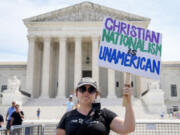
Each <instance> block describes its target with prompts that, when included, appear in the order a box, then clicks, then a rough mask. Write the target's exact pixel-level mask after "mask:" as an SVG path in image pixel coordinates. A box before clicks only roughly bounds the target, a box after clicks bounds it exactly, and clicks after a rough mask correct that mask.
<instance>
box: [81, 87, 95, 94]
mask: <svg viewBox="0 0 180 135" xmlns="http://www.w3.org/2000/svg"><path fill="white" fill-rule="evenodd" d="M87 90H88V93H90V94H93V93H95V92H96V88H94V87H93V86H90V87H89V88H88V89H87ZM78 91H79V92H81V93H84V92H85V91H86V86H81V87H79V88H78Z"/></svg>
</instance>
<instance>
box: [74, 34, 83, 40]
mask: <svg viewBox="0 0 180 135" xmlns="http://www.w3.org/2000/svg"><path fill="white" fill-rule="evenodd" d="M74 38H75V41H77V40H82V36H80V35H76V36H74Z"/></svg>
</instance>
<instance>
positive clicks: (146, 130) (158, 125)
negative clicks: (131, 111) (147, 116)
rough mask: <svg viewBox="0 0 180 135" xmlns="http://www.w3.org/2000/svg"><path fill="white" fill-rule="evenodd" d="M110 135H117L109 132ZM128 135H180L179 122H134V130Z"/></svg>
mask: <svg viewBox="0 0 180 135" xmlns="http://www.w3.org/2000/svg"><path fill="white" fill-rule="evenodd" d="M110 135H119V134H117V133H114V132H111V133H110ZM128 135H180V121H177V120H157V121H156V120H147V121H146V120H143V121H137V122H136V129H135V131H134V132H133V133H130V134H128Z"/></svg>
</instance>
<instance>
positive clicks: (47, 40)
mask: <svg viewBox="0 0 180 135" xmlns="http://www.w3.org/2000/svg"><path fill="white" fill-rule="evenodd" d="M42 38H43V40H44V41H45V42H50V40H51V36H48V35H46V36H42Z"/></svg>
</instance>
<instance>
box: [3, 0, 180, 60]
mask: <svg viewBox="0 0 180 135" xmlns="http://www.w3.org/2000/svg"><path fill="white" fill-rule="evenodd" d="M89 1H90V2H93V3H97V4H100V5H103V6H106V7H110V8H114V9H117V10H121V11H126V12H129V13H133V14H136V15H140V16H144V17H148V18H150V19H151V22H150V25H149V27H148V29H150V30H154V31H157V32H160V33H162V35H163V38H162V61H180V52H179V51H180V44H179V42H178V41H179V39H180V34H179V32H180V0H89ZM81 2H83V0H1V1H0V62H2V61H27V55H28V40H27V28H26V27H25V25H24V23H23V19H25V18H29V17H32V16H37V15H40V14H44V13H46V12H50V11H53V10H57V9H60V8H64V7H68V6H72V5H74V4H78V3H81Z"/></svg>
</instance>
